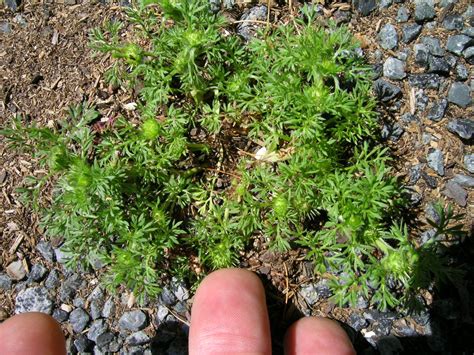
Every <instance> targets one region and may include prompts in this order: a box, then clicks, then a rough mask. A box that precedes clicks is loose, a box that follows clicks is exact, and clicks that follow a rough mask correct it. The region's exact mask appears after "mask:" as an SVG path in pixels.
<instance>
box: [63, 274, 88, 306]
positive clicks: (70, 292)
mask: <svg viewBox="0 0 474 355" xmlns="http://www.w3.org/2000/svg"><path fill="white" fill-rule="evenodd" d="M82 284H83V280H82V277H81V276H80V275H79V274H73V275H71V276H70V277H68V278H67V280H66V281H65V282H64V283H63V284H62V285H61V288H60V289H59V299H60V300H61V302H64V303H68V302H70V301H71V300H72V299H73V298H74V296H75V295H76V292H77V290H78V289H79V288H80V287H81V286H82Z"/></svg>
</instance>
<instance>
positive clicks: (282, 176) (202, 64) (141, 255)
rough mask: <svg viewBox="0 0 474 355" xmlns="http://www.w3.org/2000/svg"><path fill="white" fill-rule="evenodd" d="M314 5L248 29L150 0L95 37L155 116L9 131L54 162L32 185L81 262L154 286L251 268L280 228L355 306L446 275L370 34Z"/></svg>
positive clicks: (125, 281) (204, 8)
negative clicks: (259, 243)
mask: <svg viewBox="0 0 474 355" xmlns="http://www.w3.org/2000/svg"><path fill="white" fill-rule="evenodd" d="M303 15H304V16H303V18H304V19H295V23H294V24H288V25H286V26H279V27H270V26H267V28H266V29H264V30H262V31H260V32H259V33H258V34H257V36H256V38H254V39H252V40H251V41H249V42H248V43H245V42H244V41H243V40H242V39H241V38H240V37H239V36H237V35H236V34H234V33H233V31H232V26H231V25H230V24H229V23H228V22H227V21H226V20H225V19H224V17H223V16H221V15H219V14H212V13H211V12H210V9H209V6H208V1H206V0H182V1H173V0H157V1H143V2H142V3H140V4H139V5H137V6H136V7H135V8H133V9H131V10H129V12H128V21H129V23H130V24H131V27H129V29H128V30H127V31H126V28H125V27H124V25H123V24H122V23H120V22H108V23H107V24H106V25H105V26H104V28H102V29H95V30H94V31H93V32H92V33H91V44H92V47H93V48H94V49H95V50H97V51H100V52H104V53H108V54H111V57H112V58H113V62H112V66H111V68H110V69H109V70H108V71H107V73H106V75H105V78H106V80H107V81H108V82H109V83H110V84H111V85H112V86H115V87H123V88H128V89H130V90H135V91H137V92H139V98H137V101H138V108H137V110H138V112H139V114H140V120H139V121H137V120H133V119H130V118H127V117H124V116H120V117H118V118H117V119H114V120H109V121H107V122H105V123H104V122H101V121H100V119H101V117H100V116H99V114H98V112H96V111H95V110H94V109H93V108H91V107H89V106H88V105H86V104H84V105H81V106H78V107H76V108H73V109H71V112H70V116H69V117H68V118H67V119H66V120H64V121H62V122H60V123H59V124H58V126H57V127H55V128H47V127H37V126H35V125H34V124H33V125H32V124H30V125H26V124H25V122H23V121H22V119H21V117H18V118H17V119H16V120H15V122H14V127H13V128H12V129H8V130H4V131H3V132H2V133H3V134H4V135H6V136H7V137H8V138H9V140H10V141H11V142H13V143H16V144H17V146H19V147H22V148H30V150H31V152H33V153H34V155H35V156H36V157H38V159H39V161H40V163H41V164H42V165H44V166H46V167H48V171H49V173H48V174H47V175H45V176H42V177H40V178H33V177H30V178H28V180H27V181H26V185H25V187H24V188H23V190H22V192H23V193H24V194H26V195H28V196H29V198H30V201H33V204H34V205H35V206H36V207H37V209H38V211H39V212H40V214H41V216H42V225H43V226H44V228H45V231H46V233H47V234H48V235H49V236H52V237H61V238H63V239H64V244H63V246H62V249H63V250H64V251H65V252H66V253H67V255H68V257H69V261H68V263H69V264H71V265H75V264H77V263H93V261H94V260H100V261H101V262H102V263H104V264H106V265H107V274H106V276H105V277H104V282H105V284H106V285H108V286H109V287H110V288H111V289H115V288H116V287H118V286H119V285H125V286H126V287H128V288H129V289H131V290H133V292H135V294H137V295H142V296H143V295H149V296H154V295H156V294H158V293H159V291H160V285H161V282H162V280H163V279H164V278H166V277H169V276H170V275H178V276H181V277H190V275H192V273H193V270H194V269H195V268H196V267H197V266H198V267H199V268H201V269H204V270H206V271H208V270H212V269H217V268H222V267H227V266H231V265H236V264H238V262H239V255H240V253H241V252H242V251H244V250H245V249H246V248H248V247H249V244H250V243H249V242H250V241H251V240H252V238H253V237H256V236H260V237H262V236H263V237H264V238H265V240H266V241H267V246H268V247H269V248H271V249H274V250H278V251H287V250H289V249H291V248H295V247H303V248H305V249H306V250H307V257H308V259H309V260H311V261H312V262H313V264H314V267H315V270H316V271H317V272H318V273H319V274H321V275H324V276H325V277H329V278H330V280H331V286H332V289H333V292H334V296H333V298H334V300H335V301H336V302H338V303H339V304H341V305H342V304H355V303H357V301H358V298H359V297H360V296H363V297H366V298H367V299H370V300H371V302H372V304H374V305H376V306H377V307H379V308H380V309H387V308H391V307H395V306H397V305H398V304H400V303H403V302H405V301H406V300H407V297H409V296H410V295H412V294H413V292H415V291H417V290H418V289H419V288H420V287H427V286H428V285H429V284H430V282H431V277H430V276H429V275H430V274H429V273H430V272H436V273H437V275H442V274H443V273H444V272H445V271H446V270H445V269H444V268H443V267H441V266H440V265H441V264H440V263H441V261H440V259H439V258H433V257H431V258H422V256H424V255H434V254H436V253H431V252H430V253H428V252H427V251H426V250H428V249H426V248H425V249H421V248H416V246H415V245H414V243H412V242H411V241H410V240H409V237H408V231H407V227H406V226H405V225H404V224H403V223H402V219H401V214H400V211H401V207H402V206H403V203H404V202H403V199H402V197H401V196H402V194H401V190H400V188H399V185H398V184H397V182H396V181H395V179H394V178H393V177H391V175H390V167H389V156H388V154H387V151H386V149H384V148H382V147H381V146H380V145H378V144H377V142H376V141H375V140H374V139H373V137H376V136H377V134H378V133H377V132H378V121H377V115H376V113H375V110H374V108H375V106H376V101H375V100H374V98H373V96H372V94H371V79H370V78H371V73H370V70H369V68H368V66H367V65H366V64H365V63H364V60H363V58H361V57H360V56H359V55H357V51H356V48H357V46H358V45H357V43H356V42H355V41H354V40H353V38H352V36H351V35H350V33H349V32H348V31H347V30H346V29H345V28H341V27H336V26H334V25H328V26H321V25H315V21H314V14H313V13H311V11H310V9H309V8H307V7H305V8H303ZM130 28H131V29H130ZM124 33H126V35H127V36H123V34H124ZM124 38H127V40H124ZM193 130H194V132H196V131H199V132H204V134H203V135H196V134H192V132H193ZM239 142H240V143H239ZM242 142H243V143H244V144H242ZM239 144H240V145H239ZM49 181H52V182H53V186H54V187H53V191H52V197H51V202H50V204H47V205H46V206H44V203H43V204H42V203H41V199H40V197H41V194H39V191H40V190H41V188H42V186H45V184H46V183H47V182H49ZM222 181H224V183H222ZM219 183H220V186H219ZM451 217H453V216H452V215H451V216H450V218H451ZM443 223H444V222H443ZM445 227H446V228H447V225H446V226H445ZM440 233H444V234H445V233H446V231H444V230H443V231H441V232H440ZM428 248H430V249H429V250H432V249H433V248H437V247H436V245H432V244H429V245H428ZM196 260H197V266H196ZM430 270H431V271H430ZM427 272H428V277H427V276H426V275H427ZM389 281H390V282H389ZM389 284H391V285H392V286H390V287H389ZM393 285H395V286H393Z"/></svg>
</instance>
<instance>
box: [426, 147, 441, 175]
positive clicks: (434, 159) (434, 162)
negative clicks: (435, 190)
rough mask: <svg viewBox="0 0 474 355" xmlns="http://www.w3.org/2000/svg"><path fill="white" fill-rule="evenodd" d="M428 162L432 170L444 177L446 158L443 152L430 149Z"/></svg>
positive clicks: (427, 157)
mask: <svg viewBox="0 0 474 355" xmlns="http://www.w3.org/2000/svg"><path fill="white" fill-rule="evenodd" d="M426 160H427V161H428V166H429V167H430V168H431V169H433V170H434V171H435V172H436V173H437V174H438V175H439V176H444V156H443V152H442V151H441V150H439V149H434V148H430V150H429V151H428V155H427V156H426Z"/></svg>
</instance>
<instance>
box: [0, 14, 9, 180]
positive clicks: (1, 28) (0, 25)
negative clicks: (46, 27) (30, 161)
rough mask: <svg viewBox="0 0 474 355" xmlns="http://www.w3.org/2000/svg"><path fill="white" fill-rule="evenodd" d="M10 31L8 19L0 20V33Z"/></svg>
mask: <svg viewBox="0 0 474 355" xmlns="http://www.w3.org/2000/svg"><path fill="white" fill-rule="evenodd" d="M11 32H12V27H11V26H10V24H9V23H8V21H0V33H3V34H9V33H11ZM5 177H6V175H5ZM0 184H3V181H2V182H0Z"/></svg>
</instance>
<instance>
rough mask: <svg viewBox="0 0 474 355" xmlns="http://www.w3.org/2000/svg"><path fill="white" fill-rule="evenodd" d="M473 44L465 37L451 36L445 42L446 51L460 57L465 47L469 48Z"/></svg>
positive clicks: (472, 41)
mask: <svg viewBox="0 0 474 355" xmlns="http://www.w3.org/2000/svg"><path fill="white" fill-rule="evenodd" d="M473 43H474V40H473V39H472V38H471V37H469V36H466V35H453V36H449V37H448V41H447V42H446V49H447V50H448V51H450V52H451V53H454V54H456V55H461V53H462V52H463V51H464V49H466V48H467V47H469V46H471V45H472V44H473Z"/></svg>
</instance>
